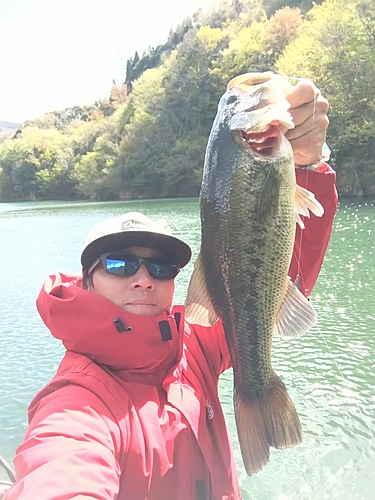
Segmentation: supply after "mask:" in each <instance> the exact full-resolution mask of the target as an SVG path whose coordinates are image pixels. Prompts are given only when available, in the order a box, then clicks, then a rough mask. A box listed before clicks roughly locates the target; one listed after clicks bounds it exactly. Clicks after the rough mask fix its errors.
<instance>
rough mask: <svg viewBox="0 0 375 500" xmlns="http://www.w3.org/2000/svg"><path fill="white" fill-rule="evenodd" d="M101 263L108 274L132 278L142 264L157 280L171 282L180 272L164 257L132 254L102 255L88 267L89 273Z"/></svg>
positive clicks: (176, 266)
mask: <svg viewBox="0 0 375 500" xmlns="http://www.w3.org/2000/svg"><path fill="white" fill-rule="evenodd" d="M99 262H101V263H102V264H103V266H104V269H105V270H106V271H107V273H108V274H113V275H116V276H133V275H134V274H135V273H136V272H137V271H138V269H139V268H140V267H141V265H142V264H144V265H145V266H146V269H147V271H148V272H149V274H150V276H152V277H153V278H155V279H157V280H172V279H174V278H175V277H176V276H177V274H178V273H179V271H180V268H179V267H178V265H177V264H176V263H175V262H173V261H172V260H169V259H166V258H164V257H138V255H133V254H132V253H102V254H101V255H100V256H99V258H98V260H97V261H96V262H94V264H93V265H92V266H91V267H90V269H89V273H90V272H91V271H92V270H93V269H94V268H95V267H96V266H97V265H98V264H99Z"/></svg>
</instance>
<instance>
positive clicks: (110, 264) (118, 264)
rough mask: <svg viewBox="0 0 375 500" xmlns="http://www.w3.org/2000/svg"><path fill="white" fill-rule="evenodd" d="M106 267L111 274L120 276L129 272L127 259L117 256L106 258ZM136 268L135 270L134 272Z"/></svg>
mask: <svg viewBox="0 0 375 500" xmlns="http://www.w3.org/2000/svg"><path fill="white" fill-rule="evenodd" d="M105 269H106V271H107V273H109V274H116V275H118V276H127V275H128V274H129V266H128V263H127V261H126V260H124V259H121V258H115V257H111V256H109V257H107V258H106V259H105ZM135 272H136V270H135V271H134V272H133V274H134V273H135Z"/></svg>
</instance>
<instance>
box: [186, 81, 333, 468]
mask: <svg viewBox="0 0 375 500" xmlns="http://www.w3.org/2000/svg"><path fill="white" fill-rule="evenodd" d="M288 85H289V83H288V82H287V81H286V80H284V79H282V78H281V77H280V76H278V75H274V74H273V73H253V74H252V73H249V74H246V75H241V76H239V77H237V78H234V79H233V80H231V81H230V82H229V84H228V88H227V91H226V93H225V94H224V95H223V97H222V98H221V100H220V102H219V106H218V112H217V115H216V118H215V120H214V123H213V126H212V130H211V134H210V136H209V139H208V144H207V150H206V157H205V165H204V172H203V179H202V186H201V194H200V209H201V249H200V254H199V257H198V259H197V261H196V264H195V267H194V271H193V274H192V278H191V281H190V285H189V289H188V295H187V299H186V315H187V319H188V320H189V321H190V322H193V323H199V324H202V325H206V326H208V325H212V324H213V323H214V322H215V321H216V320H217V319H218V318H221V320H222V323H223V327H224V331H225V336H226V340H227V343H228V346H229V350H230V353H231V357H232V364H233V372H234V409H235V418H236V425H237V432H238V436H239V442H240V446H241V452H242V457H243V460H244V465H245V468H246V471H247V473H248V474H253V473H255V472H258V471H259V470H261V469H262V467H263V466H264V465H265V464H266V463H267V462H268V460H269V453H270V451H269V450H270V447H275V448H286V447H290V446H294V445H296V444H298V443H300V442H301V439H302V430H301V424H300V421H299V418H298V415H297V412H296V409H295V407H294V404H293V402H292V400H291V399H290V397H289V395H288V393H287V391H286V388H285V386H284V384H283V382H282V381H281V379H280V378H279V377H278V376H277V375H276V373H275V372H274V370H273V368H272V364H271V347H272V338H273V335H274V334H275V333H276V334H278V335H281V336H284V337H297V336H299V335H301V334H303V333H304V332H306V331H307V330H308V329H309V328H310V327H311V326H312V325H313V323H314V322H315V319H316V314H315V311H314V309H313V308H312V306H311V304H310V303H309V301H308V300H307V299H306V298H305V297H304V296H303V295H302V294H301V292H300V291H299V290H298V289H297V287H296V286H295V285H294V284H293V283H292V282H291V281H290V279H289V278H288V269H289V264H290V260H291V257H292V252H293V244H294V237H295V229H296V222H297V223H299V224H300V225H301V226H303V224H302V221H301V219H300V214H302V215H305V216H306V215H307V216H308V215H309V211H311V212H313V213H314V214H315V215H317V216H321V215H322V214H323V208H322V206H321V205H320V204H319V203H318V202H317V200H316V199H315V197H314V195H313V194H312V193H310V192H309V191H307V190H306V189H304V188H302V187H300V186H298V185H297V184H296V180H295V170H294V162H293V152H292V148H291V146H290V143H289V142H288V141H287V140H286V138H285V136H284V135H283V133H282V132H281V130H280V127H282V128H283V130H288V129H290V128H293V122H292V118H291V115H290V114H289V112H288V109H289V104H288V101H287V100H286V98H285V95H286V94H287V92H288ZM254 134H255V135H254Z"/></svg>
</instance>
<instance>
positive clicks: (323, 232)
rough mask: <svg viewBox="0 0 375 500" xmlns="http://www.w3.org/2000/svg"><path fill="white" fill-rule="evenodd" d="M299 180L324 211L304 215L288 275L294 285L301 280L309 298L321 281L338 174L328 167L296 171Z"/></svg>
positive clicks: (298, 227)
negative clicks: (319, 278) (302, 225)
mask: <svg viewBox="0 0 375 500" xmlns="http://www.w3.org/2000/svg"><path fill="white" fill-rule="evenodd" d="M296 178H297V184H298V185H299V186H302V187H304V188H306V189H308V190H309V191H311V192H312V193H314V195H315V197H316V199H317V200H318V201H319V202H320V203H321V205H322V206H323V208H324V214H323V216H322V217H316V216H315V215H314V214H311V216H310V217H309V218H308V217H303V216H301V219H302V220H303V222H304V225H305V229H302V230H301V228H300V226H299V225H298V224H297V229H296V237H295V242H294V251H293V256H292V260H291V263H290V268H289V273H288V274H289V276H290V278H291V280H292V281H293V282H295V281H296V280H298V282H299V288H300V290H301V292H302V293H303V294H304V295H305V296H306V297H308V296H309V295H310V293H311V291H312V289H313V287H314V285H315V283H316V280H317V279H318V275H319V272H320V269H321V267H322V264H323V259H324V255H325V253H326V250H327V246H328V242H329V239H330V236H331V231H332V226H333V220H334V217H335V213H336V210H337V202H338V197H337V191H336V186H335V181H336V173H335V171H334V170H332V168H331V167H330V166H329V165H327V164H325V165H324V166H323V167H322V168H321V171H319V172H316V171H311V170H307V169H303V168H297V169H296Z"/></svg>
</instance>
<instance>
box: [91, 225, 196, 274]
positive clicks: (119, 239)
mask: <svg viewBox="0 0 375 500" xmlns="http://www.w3.org/2000/svg"><path fill="white" fill-rule="evenodd" d="M126 247H146V248H152V249H153V250H156V251H158V252H161V253H162V254H163V255H165V256H167V257H169V258H170V259H172V260H173V261H174V262H176V263H177V264H178V265H179V266H180V267H184V266H186V264H187V263H188V262H189V260H190V259H191V249H190V247H189V245H187V244H186V243H184V242H183V241H181V240H179V239H178V238H175V237H174V236H169V235H167V234H161V233H154V232H151V231H123V232H120V233H113V234H107V235H105V236H102V237H101V238H97V239H96V240H94V241H93V242H91V243H89V244H88V245H87V247H86V248H85V249H84V250H83V252H82V255H81V264H82V268H83V269H84V270H85V269H88V268H89V267H90V265H91V264H92V263H93V262H94V261H95V259H97V258H98V257H99V255H100V254H102V253H106V252H112V251H119V250H122V249H125V248H126Z"/></svg>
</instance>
